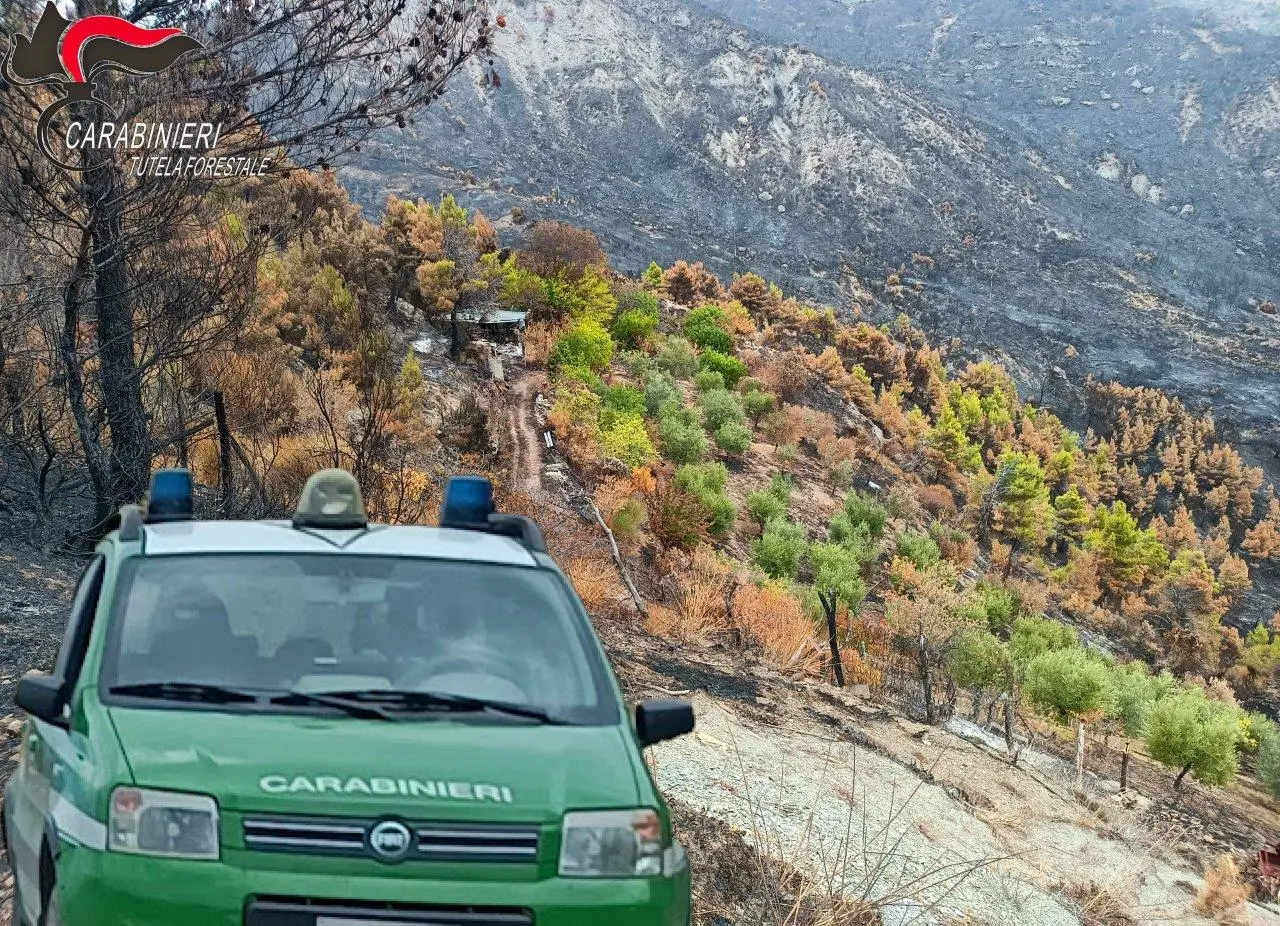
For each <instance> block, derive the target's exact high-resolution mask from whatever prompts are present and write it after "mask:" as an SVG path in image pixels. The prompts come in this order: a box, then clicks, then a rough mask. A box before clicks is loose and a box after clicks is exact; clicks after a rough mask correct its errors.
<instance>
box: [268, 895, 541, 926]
mask: <svg viewBox="0 0 1280 926" xmlns="http://www.w3.org/2000/svg"><path fill="white" fill-rule="evenodd" d="M244 921H245V926H317V924H323V923H328V922H333V921H337V922H342V921H348V922H359V923H381V922H386V923H388V924H389V926H390V924H394V926H403V924H407V923H412V924H414V926H533V914H531V913H530V912H529V911H528V910H521V909H519V908H516V907H482V906H467V907H445V906H437V905H434V904H402V903H376V902H368V901H359V900H314V899H307V898H301V897H254V898H252V899H251V900H250V901H249V904H248V906H247V907H246V908H245V918H244Z"/></svg>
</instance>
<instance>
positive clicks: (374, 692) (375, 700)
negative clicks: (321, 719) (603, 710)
mask: <svg viewBox="0 0 1280 926" xmlns="http://www.w3.org/2000/svg"><path fill="white" fill-rule="evenodd" d="M324 694H325V696H327V697H330V698H339V699H341V700H343V701H347V702H350V701H358V702H360V703H363V704H377V705H381V706H385V707H390V708H395V709H407V710H418V711H456V712H459V713H478V712H481V711H493V712H494V713H495V714H507V715H508V716H511V717H524V718H527V719H529V720H536V721H538V722H539V723H547V724H556V725H560V724H567V723H568V721H565V720H561V719H560V718H558V717H555V716H553V715H551V714H549V713H547V712H546V711H545V710H543V709H542V708H540V707H530V706H528V705H524V704H512V703H511V702H510V701H495V700H492V699H490V698H473V697H470V696H468V695H455V694H448V693H447V692H442V691H402V690H398V689H386V688H368V689H359V690H354V691H326V692H325V693H324Z"/></svg>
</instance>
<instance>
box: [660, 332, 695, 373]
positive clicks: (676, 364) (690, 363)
mask: <svg viewBox="0 0 1280 926" xmlns="http://www.w3.org/2000/svg"><path fill="white" fill-rule="evenodd" d="M655 362H656V363H657V364H658V369H660V370H666V371H667V372H668V373H670V374H671V375H672V376H674V377H675V378H676V379H688V378H689V377H691V376H693V374H695V373H697V372H698V352H697V351H696V350H694V349H693V345H692V344H690V343H689V342H688V341H686V340H685V339H684V338H676V337H669V338H664V339H663V341H662V346H660V347H659V348H658V354H657V357H656V358H655Z"/></svg>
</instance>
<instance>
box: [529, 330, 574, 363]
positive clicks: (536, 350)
mask: <svg viewBox="0 0 1280 926" xmlns="http://www.w3.org/2000/svg"><path fill="white" fill-rule="evenodd" d="M564 327H565V325H564V323H563V322H554V321H545V322H530V323H529V326H528V327H527V328H525V332H524V362H525V363H526V364H528V365H529V366H541V365H543V364H544V363H546V362H547V357H549V356H550V355H551V345H552V344H554V343H555V340H556V338H557V337H559V336H560V332H561V330H562V329H563V328H564Z"/></svg>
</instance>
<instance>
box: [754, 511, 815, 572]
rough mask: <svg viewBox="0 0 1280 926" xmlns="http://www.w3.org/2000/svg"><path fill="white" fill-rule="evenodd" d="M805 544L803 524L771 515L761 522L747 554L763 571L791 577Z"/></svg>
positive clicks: (796, 567)
mask: <svg viewBox="0 0 1280 926" xmlns="http://www.w3.org/2000/svg"><path fill="white" fill-rule="evenodd" d="M807 546H808V544H807V542H806V540H805V535H804V528H803V527H801V526H800V525H799V524H795V523H793V522H791V521H787V520H785V519H783V518H775V519H774V520H772V521H770V522H769V523H767V524H766V525H765V526H764V532H763V533H762V534H761V535H760V539H759V540H753V541H752V542H751V557H752V559H753V560H754V561H755V564H756V565H757V566H759V567H760V570H761V571H762V572H764V573H765V575H768V576H770V577H771V578H774V579H794V578H795V577H796V573H798V572H799V571H800V563H801V561H802V560H803V559H804V555H805V549H806V547H807Z"/></svg>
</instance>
